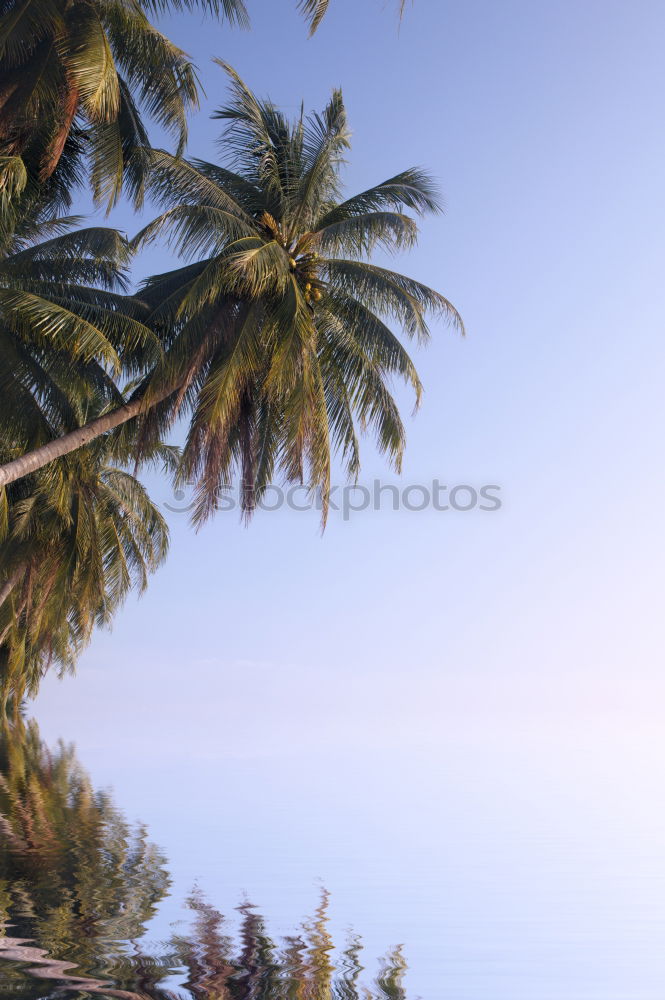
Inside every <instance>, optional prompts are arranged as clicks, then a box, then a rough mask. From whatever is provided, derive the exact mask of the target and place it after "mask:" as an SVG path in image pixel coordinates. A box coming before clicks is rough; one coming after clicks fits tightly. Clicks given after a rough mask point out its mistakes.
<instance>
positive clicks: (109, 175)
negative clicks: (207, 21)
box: [0, 0, 244, 207]
mask: <svg viewBox="0 0 665 1000" xmlns="http://www.w3.org/2000/svg"><path fill="white" fill-rule="evenodd" d="M181 5H185V6H187V5H188V4H187V3H186V0H185V3H184V4H181ZM159 6H160V5H159V4H158V3H152V4H151V3H147V4H145V5H144V6H141V5H140V4H139V3H135V2H129V0H93V2H90V0H28V2H26V0H7V2H6V3H5V4H4V5H3V16H2V21H1V22H0V151H1V152H2V153H3V154H4V155H5V156H13V155H20V156H21V157H23V159H24V160H25V163H26V165H27V166H28V168H29V171H30V172H31V173H32V174H33V175H34V179H35V180H36V181H39V182H44V181H48V180H49V178H51V177H52V176H53V174H54V172H55V170H56V168H57V167H58V165H59V163H60V161H61V158H62V157H63V155H64V165H65V166H66V171H67V174H68V179H69V181H70V184H71V182H72V181H76V179H80V171H81V163H80V161H81V159H82V158H83V155H84V152H85V155H86V156H89V158H90V163H91V180H92V186H93V191H94V193H95V196H96V198H97V199H98V200H99V201H103V202H105V203H106V204H107V205H108V206H109V207H110V206H111V205H113V204H114V203H115V201H116V200H117V198H118V197H119V194H120V191H121V189H122V185H123V180H124V181H126V182H127V185H128V188H129V190H130V192H131V193H132V194H133V195H134V196H135V197H136V198H138V199H139V200H140V197H141V189H142V183H143V169H144V167H145V150H146V147H147V145H148V140H147V135H146V131H145V126H144V124H143V122H142V119H141V116H140V113H139V107H143V108H144V109H145V111H147V113H148V114H149V115H150V116H151V117H152V118H154V119H155V120H156V121H157V122H159V123H160V124H161V125H162V126H164V127H165V128H166V129H167V130H169V131H171V132H173V133H175V135H176V137H177V140H178V148H179V149H180V150H182V148H183V147H184V143H185V139H186V135H187V124H186V114H187V111H188V110H189V109H191V108H193V107H195V106H196V103H197V87H196V75H195V72H194V68H193V66H192V64H191V62H190V61H189V59H188V57H187V56H186V54H185V53H184V52H183V51H182V50H181V49H180V48H178V47H177V46H176V45H173V43H171V42H170V41H169V40H168V39H167V38H165V37H164V35H162V34H161V32H159V31H157V29H156V28H154V27H153V26H152V24H151V23H150V21H149V19H148V16H147V13H146V10H149V9H150V8H151V7H152V9H155V8H156V7H159ZM176 6H177V4H176ZM211 6H212V7H213V8H219V4H215V3H214V2H212V3H211ZM223 6H224V8H225V9H227V10H228V12H229V13H231V14H232V15H235V17H236V18H240V19H242V18H243V17H244V9H243V6H242V3H241V2H240V0H238V2H235V3H233V2H228V3H226V4H224V5H223ZM68 186H69V185H66V186H65V187H68ZM61 193H62V194H63V196H64V197H66V192H61Z"/></svg>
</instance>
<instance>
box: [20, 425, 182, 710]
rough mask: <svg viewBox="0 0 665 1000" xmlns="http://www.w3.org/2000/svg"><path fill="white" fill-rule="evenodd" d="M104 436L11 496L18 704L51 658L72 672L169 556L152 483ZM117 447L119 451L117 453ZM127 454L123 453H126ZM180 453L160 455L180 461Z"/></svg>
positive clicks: (159, 450) (158, 456) (167, 451)
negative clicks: (97, 632)
mask: <svg viewBox="0 0 665 1000" xmlns="http://www.w3.org/2000/svg"><path fill="white" fill-rule="evenodd" d="M115 446H116V442H115V441H114V440H113V439H110V438H100V439H98V440H97V441H96V442H94V443H93V444H92V445H90V446H89V447H88V448H84V449H81V450H80V451H78V452H76V453H75V454H74V455H71V456H69V457H68V458H66V459H63V461H62V462H58V463H55V464H53V465H51V466H49V467H48V469H43V470H41V471H40V472H38V473H36V474H35V475H34V476H31V477H29V478H27V479H24V480H22V481H21V482H20V483H17V484H15V485H14V486H13V487H12V488H11V489H10V490H9V491H8V492H9V496H8V503H7V511H6V520H5V524H4V526H3V528H4V530H2V557H1V559H0V581H2V584H1V589H0V697H1V699H2V706H3V707H6V706H7V704H8V702H9V700H10V699H11V700H12V702H13V704H14V708H15V709H17V708H18V706H19V705H20V703H21V700H22V698H23V697H24V695H25V694H28V695H32V694H35V693H36V690H37V688H38V686H39V683H40V681H41V679H42V677H43V675H44V673H45V672H46V671H47V670H48V668H49V667H50V666H51V664H56V665H57V667H58V668H59V670H60V671H66V670H72V669H73V668H74V666H75V663H76V659H77V657H78V655H79V653H80V652H81V650H82V649H83V647H84V646H85V645H86V644H87V643H88V641H89V639H90V636H91V633H92V631H93V629H94V627H95V626H96V625H108V624H110V622H111V620H112V618H113V614H114V612H115V611H116V609H117V608H118V607H119V605H120V604H121V603H122V602H123V600H124V598H125V597H126V595H127V594H128V592H129V591H130V590H131V589H133V588H134V589H137V590H139V591H142V590H144V589H145V587H146V584H147V578H148V574H149V573H150V572H152V571H153V570H155V569H156V568H157V566H158V565H159V564H160V563H161V562H162V560H163V559H164V558H165V556H166V552H167V548H168V528H167V526H166V523H165V521H164V519H163V517H162V516H161V514H160V513H159V511H158V509H157V508H156V507H155V505H154V504H153V503H152V502H151V500H150V497H149V496H148V494H147V492H146V490H145V487H144V486H143V485H142V484H141V483H140V482H139V481H138V480H137V479H136V478H135V477H134V476H133V475H131V474H130V473H129V472H127V471H126V470H125V469H123V468H122V467H121V466H119V465H118V464H117V460H118V455H117V453H115V454H114V450H113V449H114V447H115ZM116 451H117V449H116ZM122 457H124V456H120V458H121V459H122ZM175 457H176V453H175V452H174V450H173V449H168V448H161V447H160V448H157V449H155V451H154V452H153V455H152V458H153V459H154V460H161V461H162V462H163V463H164V464H166V465H169V464H172V463H173V461H174V459H175Z"/></svg>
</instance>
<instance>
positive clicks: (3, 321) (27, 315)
mask: <svg viewBox="0 0 665 1000" xmlns="http://www.w3.org/2000/svg"><path fill="white" fill-rule="evenodd" d="M79 222H80V220H79V219H78V218H76V217H70V218H58V217H55V218H54V217H53V216H52V214H51V213H50V212H49V211H46V210H45V209H44V207H43V206H40V205H37V204H32V205H31V206H28V205H26V204H25V203H24V204H23V205H22V208H21V211H20V213H19V214H18V215H17V216H16V217H15V219H14V226H13V228H12V231H11V233H6V232H5V233H4V234H2V238H0V450H2V451H3V452H4V453H5V457H7V458H10V457H13V456H16V455H20V454H22V453H23V452H24V451H25V450H26V449H27V448H34V447H36V446H38V445H40V444H43V443H44V442H47V441H49V440H51V439H52V438H53V437H57V436H58V435H60V434H63V433H66V432H67V431H68V430H71V429H72V428H75V427H77V426H79V425H80V424H81V423H82V422H85V421H86V420H87V419H88V418H89V414H90V405H91V401H92V400H93V398H94V399H95V400H97V401H99V399H100V398H101V399H104V400H106V401H107V402H108V403H109V404H112V405H115V406H117V405H118V404H119V403H122V401H123V396H122V394H121V392H120V391H119V389H118V386H117V382H116V378H115V376H116V375H117V374H119V373H120V372H125V373H132V372H136V373H138V372H142V371H145V367H146V365H147V364H150V363H154V361H155V359H156V358H157V356H158V352H159V344H158V342H157V339H156V337H155V334H154V333H153V331H152V330H150V329H149V328H148V327H147V326H145V324H143V323H141V321H140V318H139V314H140V313H141V311H143V312H145V308H143V309H141V308H140V307H139V305H138V304H136V303H134V306H133V307H132V299H131V298H130V297H128V296H127V295H125V294H123V292H125V291H126V287H127V284H126V283H127V276H126V272H127V266H128V263H129V257H130V252H129V248H128V245H127V242H126V240H125V239H124V238H123V237H122V236H121V235H120V234H119V233H118V232H117V231H115V230H113V229H107V228H103V227H97V226H96V227H89V228H83V229H74V227H75V226H76V225H78V223H79Z"/></svg>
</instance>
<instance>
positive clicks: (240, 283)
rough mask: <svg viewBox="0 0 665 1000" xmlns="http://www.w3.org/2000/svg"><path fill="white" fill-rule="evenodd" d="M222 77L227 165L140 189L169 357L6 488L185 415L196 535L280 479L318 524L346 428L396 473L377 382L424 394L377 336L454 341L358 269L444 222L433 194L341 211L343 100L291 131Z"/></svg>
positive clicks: (376, 195) (158, 175)
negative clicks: (220, 494)
mask: <svg viewBox="0 0 665 1000" xmlns="http://www.w3.org/2000/svg"><path fill="white" fill-rule="evenodd" d="M222 65H223V66H224V68H225V69H226V71H227V73H228V74H229V76H230V79H231V89H232V99H231V101H230V103H229V104H228V105H227V106H226V107H223V108H222V109H221V110H219V111H218V112H217V113H216V115H215V117H217V118H219V119H221V120H223V121H225V122H227V126H226V129H225V132H224V135H223V137H222V141H223V146H224V148H226V149H227V150H228V151H229V159H230V162H229V163H228V164H227V165H218V164H213V163H207V162H204V161H200V160H193V161H187V160H183V159H179V158H177V157H174V156H172V155H170V154H168V153H166V152H163V151H156V152H154V153H153V154H152V168H151V174H150V177H151V180H150V184H151V189H152V192H153V194H154V195H155V196H156V197H157V198H159V199H160V200H161V202H162V203H163V205H164V207H165V209H166V210H165V211H164V213H163V214H162V215H160V216H159V217H158V218H157V219H156V220H154V221H153V222H152V223H150V224H149V225H148V226H147V227H146V228H145V229H144V230H143V231H142V232H141V233H140V234H139V235H138V236H137V237H136V240H135V246H141V245H144V244H146V243H148V242H150V241H151V240H154V239H156V238H157V237H160V236H162V235H165V236H166V237H167V238H168V240H169V242H170V245H171V246H172V247H173V248H174V249H175V250H176V252H177V253H178V254H179V255H181V256H182V257H184V258H185V264H184V266H182V267H181V268H179V269H177V270H175V271H172V272H169V273H167V274H162V275H157V276H154V277H152V278H149V279H148V280H147V281H146V282H144V284H143V286H142V288H141V290H140V292H139V293H138V298H139V299H140V300H141V301H142V302H143V303H144V304H145V306H146V307H147V309H148V315H147V317H146V318H145V324H146V325H150V326H151V327H153V328H154V329H155V330H156V331H157V332H158V333H159V336H160V340H161V342H162V347H163V356H162V357H161V358H160V360H159V362H158V363H157V364H156V365H155V366H154V368H153V369H152V371H151V372H150V373H149V375H148V376H147V377H146V378H144V379H143V380H142V381H141V382H140V383H139V384H138V385H137V387H136V388H135V390H134V392H133V393H132V395H131V397H130V398H129V399H128V401H127V403H126V404H124V405H123V406H121V407H119V408H118V409H116V410H115V411H110V412H108V413H106V414H104V415H103V416H102V417H101V418H100V419H99V420H98V421H96V422H89V423H88V424H87V425H86V426H85V427H83V428H81V429H78V430H76V431H74V432H72V433H70V434H68V435H65V436H63V437H61V438H60V439H59V440H54V441H52V442H50V443H49V444H47V445H45V446H43V447H41V448H39V449H36V450H35V451H33V452H32V453H31V454H29V455H24V456H21V457H20V458H18V459H17V460H15V461H14V462H11V463H8V464H7V465H5V466H4V467H3V468H0V486H1V485H3V484H5V483H8V482H11V481H13V480H15V479H17V478H19V477H20V476H22V475H25V474H27V473H28V472H31V471H34V470H35V469H37V468H40V467H41V466H43V465H44V464H46V463H48V462H50V461H52V460H53V459H55V458H58V457H60V456H62V455H64V454H68V453H70V452H71V451H72V450H74V449H76V448H77V447H80V445H81V444H84V443H86V442H87V441H90V440H94V438H95V437H96V436H98V435H99V434H103V433H106V432H108V431H109V430H111V429H113V428H114V427H117V426H120V425H121V424H124V423H125V422H126V421H128V420H131V419H133V418H134V417H137V416H140V417H141V420H140V423H141V432H140V435H139V441H143V442H150V441H154V440H157V439H158V437H159V436H160V435H161V434H162V432H163V430H164V428H165V427H168V426H169V424H170V423H172V421H173V420H174V419H175V418H176V417H177V416H178V414H180V413H181V412H183V411H189V413H190V414H191V420H190V425H189V433H188V437H187V441H186V445H185V448H184V452H183V460H182V464H181V468H180V474H181V476H182V477H183V478H193V479H195V481H196V482H197V504H196V510H195V519H196V520H197V522H200V521H202V520H203V519H205V518H206V517H207V516H208V515H209V514H210V513H211V511H212V510H213V509H214V506H215V496H216V492H217V489H218V487H219V484H220V483H221V482H224V481H227V480H228V478H229V477H230V476H231V475H232V474H233V472H234V471H239V472H240V475H241V478H242V481H243V483H244V485H245V496H246V502H247V506H248V508H249V509H251V507H252V505H253V503H254V502H255V499H256V496H257V495H258V494H260V492H261V490H262V489H264V488H265V486H266V485H267V484H268V483H269V482H270V480H271V478H272V477H273V475H274V474H275V473H277V472H281V473H282V474H283V475H284V476H285V477H286V479H287V480H289V481H305V482H306V483H307V484H308V485H309V486H310V487H311V488H312V489H315V488H316V489H319V490H320V491H321V494H322V497H323V507H324V517H325V504H326V498H327V494H328V490H329V483H330V463H331V451H334V450H337V451H338V452H339V453H340V454H341V457H342V461H343V463H344V465H345V468H346V470H347V472H348V473H349V474H350V475H351V476H355V475H356V474H357V472H358V469H359V450H358V435H357V430H358V427H360V428H365V427H370V428H373V430H374V431H375V433H376V438H377V443H378V447H379V449H380V450H381V451H383V452H384V453H385V454H386V455H387V457H388V458H389V460H391V461H392V462H393V464H394V465H395V466H396V467H397V468H399V465H400V462H401V458H402V453H403V449H404V441H405V435H404V427H403V424H402V421H401V418H400V415H399V412H398V408H397V405H396V403H395V400H394V398H393V396H392V394H391V392H390V386H389V380H390V379H391V378H392V377H393V376H398V377H400V378H402V379H404V380H406V382H407V383H409V384H410V385H411V386H412V387H413V389H414V391H415V396H416V405H417V404H418V401H419V399H420V394H421V384H420V381H419V378H418V375H417V372H416V369H415V367H414V364H413V362H412V361H411V359H410V357H409V355H408V354H407V352H406V350H405V349H404V347H403V345H402V344H401V342H400V340H399V339H398V337H397V336H396V334H395V333H394V332H393V330H391V328H390V326H389V324H390V323H391V322H393V323H396V324H397V325H398V326H399V327H401V329H402V330H403V331H404V332H405V333H406V334H407V336H409V337H413V338H416V339H417V340H419V341H420V342H425V341H426V340H427V338H428V336H429V330H428V326H427V322H426V314H427V312H430V313H433V314H434V315H438V316H440V317H443V318H444V319H445V320H447V321H449V322H451V323H453V324H454V325H455V326H457V327H458V328H459V329H462V323H461V320H460V317H459V315H458V313H457V312H456V310H455V309H454V308H453V306H452V305H451V304H450V302H449V301H448V300H447V299H445V298H444V297H443V296H442V295H440V294H439V293H438V292H435V291H433V290H432V289H431V288H428V287H427V286H425V285H423V284H421V283H420V282H418V281H416V280H414V279H412V278H408V277H406V276H404V275H403V274H400V273H398V272H396V271H393V270H389V269H387V268H384V267H379V266H377V265H375V264H373V263H370V262H369V261H368V257H369V256H370V255H371V253H372V251H373V250H374V249H375V248H377V247H380V248H382V249H384V250H388V251H397V250H401V249H403V248H408V247H410V246H412V245H413V244H414V243H415V241H416V237H417V224H416V220H415V219H414V217H413V215H422V214H424V213H427V212H436V211H438V209H439V205H438V200H437V193H436V189H435V186H434V184H433V183H432V181H431V179H430V177H429V176H428V175H427V174H426V173H425V172H423V171H422V170H419V169H409V170H405V171H403V172H401V173H399V174H397V175H395V176H393V177H391V178H389V179H388V180H386V181H384V182H382V183H381V184H378V185H376V186H375V187H372V188H370V189H368V190H367V191H364V192H362V193H360V194H358V195H355V196H354V197H351V198H348V199H342V198H341V193H340V189H341V179H340V171H341V166H342V163H343V157H344V154H345V152H346V150H347V149H348V148H349V130H348V125H347V120H346V113H345V109H344V104H343V101H342V96H341V93H340V92H339V91H335V92H334V93H333V96H332V98H331V100H330V102H329V104H328V106H327V107H326V108H325V110H324V112H323V114H321V115H318V114H315V115H312V116H310V117H308V118H305V116H304V115H303V114H301V115H300V116H299V118H298V119H297V120H295V121H293V122H290V121H289V120H288V119H286V118H285V116H284V115H283V114H282V113H281V112H280V111H279V110H278V109H277V108H276V107H275V106H274V105H273V104H272V103H270V102H269V101H261V100H259V99H258V98H256V97H255V96H254V94H252V93H251V91H250V90H249V89H248V88H247V87H246V86H245V84H244V83H243V82H242V81H241V80H240V78H239V77H238V76H237V75H236V74H235V72H234V71H233V70H232V69H231V68H230V67H228V66H226V65H225V64H222ZM409 212H411V213H413V214H408V213H409Z"/></svg>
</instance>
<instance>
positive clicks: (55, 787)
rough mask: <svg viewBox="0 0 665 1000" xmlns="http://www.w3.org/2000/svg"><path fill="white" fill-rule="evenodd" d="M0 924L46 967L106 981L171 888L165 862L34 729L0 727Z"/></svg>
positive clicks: (64, 750)
mask: <svg viewBox="0 0 665 1000" xmlns="http://www.w3.org/2000/svg"><path fill="white" fill-rule="evenodd" d="M0 828H1V829H0V833H1V836H0V919H1V920H2V922H3V923H5V924H11V935H12V936H17V937H19V938H22V939H31V938H35V939H36V940H37V942H38V944H39V946H40V947H41V948H43V949H45V950H46V951H47V952H48V954H49V955H50V956H51V957H52V958H53V959H54V960H60V961H67V962H69V963H73V965H75V966H76V967H78V970H79V971H82V972H83V973H85V974H95V975H99V974H100V973H106V972H107V971H108V970H109V969H110V968H112V965H113V961H114V955H117V954H119V953H120V954H121V952H122V949H121V947H120V942H123V941H127V940H130V939H131V940H133V939H136V938H138V937H140V936H141V934H142V933H143V932H144V928H145V924H146V922H147V921H148V920H149V919H150V918H151V917H152V916H153V914H154V913H155V910H156V906H157V904H158V902H159V901H160V900H161V899H162V898H163V897H164V896H165V895H166V891H167V888H168V884H169V878H168V874H167V872H166V868H165V861H164V858H163V856H162V855H161V853H160V852H159V850H158V849H157V848H156V847H155V846H154V845H153V844H151V843H150V842H149V841H148V840H147V839H146V832H145V830H144V828H143V827H141V826H138V827H134V828H132V827H130V825H129V824H128V823H127V822H126V820H125V819H124V818H123V816H122V814H121V813H120V812H119V811H118V809H117V808H116V807H115V806H114V804H113V802H112V800H111V798H110V796H109V795H108V794H107V793H104V792H98V791H95V790H94V789H93V787H92V784H91V782H90V779H89V777H88V776H87V775H86V774H85V772H84V771H83V770H82V768H81V767H80V765H79V763H78V761H77V759H76V756H75V754H74V751H73V749H72V748H71V747H66V746H64V745H60V746H59V747H58V749H57V750H56V751H55V753H51V752H50V751H49V750H48V749H47V748H46V746H45V745H44V743H43V742H42V740H41V739H40V736H39V732H38V729H37V727H36V725H35V724H34V723H31V724H30V725H28V726H26V725H25V724H24V723H23V721H22V720H18V721H16V722H13V723H9V722H7V721H4V722H3V723H1V724H0Z"/></svg>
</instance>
